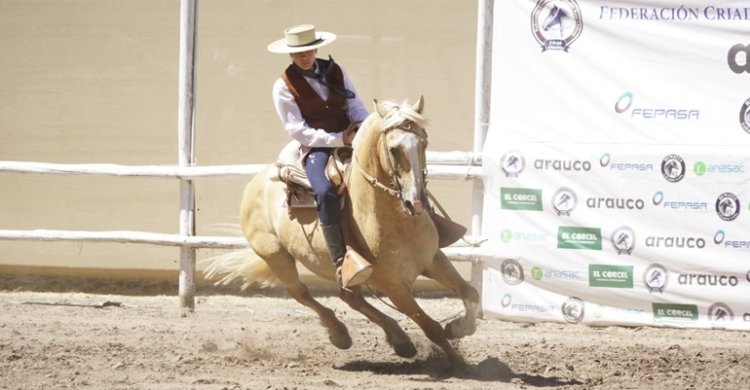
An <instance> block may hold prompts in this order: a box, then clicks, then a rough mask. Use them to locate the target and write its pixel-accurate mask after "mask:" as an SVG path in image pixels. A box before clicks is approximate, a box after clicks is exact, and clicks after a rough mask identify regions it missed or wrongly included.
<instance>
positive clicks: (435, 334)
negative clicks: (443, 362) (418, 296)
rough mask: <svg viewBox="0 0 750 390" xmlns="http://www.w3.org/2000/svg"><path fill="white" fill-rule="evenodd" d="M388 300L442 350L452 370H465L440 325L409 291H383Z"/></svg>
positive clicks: (460, 358) (405, 289)
mask: <svg viewBox="0 0 750 390" xmlns="http://www.w3.org/2000/svg"><path fill="white" fill-rule="evenodd" d="M385 293H386V295H388V298H389V299H390V300H391V302H393V304H394V305H395V306H396V308H397V309H398V310H399V311H400V312H402V313H404V314H405V315H407V316H408V317H409V318H411V319H412V320H413V321H414V322H415V323H416V324H417V325H419V327H420V328H422V331H424V333H425V335H426V336H427V338H428V339H430V341H432V342H433V343H435V344H437V345H438V346H439V347H440V348H442V349H443V351H444V352H445V354H446V355H447V356H448V360H449V361H450V363H451V366H452V367H453V368H454V369H464V368H466V362H465V361H464V358H463V357H461V355H459V354H458V352H456V350H455V349H454V348H453V346H452V345H451V344H450V343H449V342H448V338H447V337H445V332H444V331H443V328H442V327H441V326H440V323H438V322H437V321H435V320H433V319H432V317H430V316H429V315H427V313H425V312H424V310H422V308H421V307H420V306H419V304H417V301H416V300H415V299H414V297H413V296H412V292H411V289H409V288H399V289H395V290H390V291H385Z"/></svg>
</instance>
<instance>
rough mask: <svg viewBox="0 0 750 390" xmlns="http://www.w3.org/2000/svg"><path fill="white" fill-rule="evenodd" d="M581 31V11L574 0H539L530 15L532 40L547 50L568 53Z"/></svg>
mask: <svg viewBox="0 0 750 390" xmlns="http://www.w3.org/2000/svg"><path fill="white" fill-rule="evenodd" d="M581 31H583V17H582V14H581V9H580V7H579V6H578V3H577V2H576V1H575V0H540V1H538V2H537V3H536V7H534V11H532V14H531V32H532V33H533V34H534V39H536V41H537V42H539V44H540V45H542V51H546V50H548V49H551V50H562V51H568V48H569V47H570V45H572V44H573V42H574V41H575V40H576V39H578V37H579V36H580V35H581Z"/></svg>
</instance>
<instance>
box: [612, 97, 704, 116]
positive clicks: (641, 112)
mask: <svg viewBox="0 0 750 390" xmlns="http://www.w3.org/2000/svg"><path fill="white" fill-rule="evenodd" d="M634 102H635V97H634V96H633V93H632V92H625V93H623V94H622V95H620V97H619V98H618V99H617V101H616V102H615V112H616V113H618V114H626V115H627V114H628V113H630V115H629V116H630V118H631V119H636V120H661V121H675V120H679V121H682V120H685V121H688V120H699V119H700V116H701V111H700V110H699V109H697V108H688V107H664V106H634V105H633V103H634Z"/></svg>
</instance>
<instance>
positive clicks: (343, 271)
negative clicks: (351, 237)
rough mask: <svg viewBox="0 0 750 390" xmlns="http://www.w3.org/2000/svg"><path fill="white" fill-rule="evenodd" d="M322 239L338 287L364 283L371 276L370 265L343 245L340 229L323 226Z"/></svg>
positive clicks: (333, 226) (332, 226) (337, 226)
mask: <svg viewBox="0 0 750 390" xmlns="http://www.w3.org/2000/svg"><path fill="white" fill-rule="evenodd" d="M323 237H325V239H326V244H328V250H329V251H330V252H331V258H332V259H333V264H334V265H335V266H336V282H337V283H338V285H339V287H342V288H345V289H347V288H349V287H353V286H356V285H359V284H362V283H364V282H366V281H367V279H368V278H369V277H370V275H371V274H372V264H370V263H369V262H368V261H367V260H365V259H364V258H363V257H362V256H360V255H359V254H358V253H357V252H356V251H355V250H354V249H351V248H349V247H347V246H346V245H345V244H344V237H343V236H342V234H341V227H340V226H339V225H330V226H323Z"/></svg>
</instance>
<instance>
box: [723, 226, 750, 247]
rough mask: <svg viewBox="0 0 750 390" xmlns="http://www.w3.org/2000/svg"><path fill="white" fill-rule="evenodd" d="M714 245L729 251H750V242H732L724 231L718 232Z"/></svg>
mask: <svg viewBox="0 0 750 390" xmlns="http://www.w3.org/2000/svg"><path fill="white" fill-rule="evenodd" d="M714 244H716V245H719V246H721V247H724V248H729V249H739V250H748V249H750V240H730V239H727V234H726V233H725V232H724V231H723V230H717V231H716V233H715V234H714Z"/></svg>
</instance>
